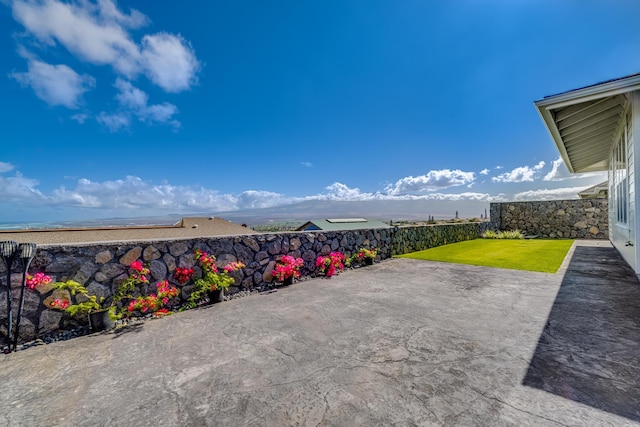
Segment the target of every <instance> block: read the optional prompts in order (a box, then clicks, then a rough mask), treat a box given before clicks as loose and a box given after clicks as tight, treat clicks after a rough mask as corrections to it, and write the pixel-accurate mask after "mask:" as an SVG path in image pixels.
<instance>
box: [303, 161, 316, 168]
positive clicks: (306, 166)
mask: <svg viewBox="0 0 640 427" xmlns="http://www.w3.org/2000/svg"><path fill="white" fill-rule="evenodd" d="M300 164H301V165H302V166H304V167H305V168H312V167H313V163H311V162H300Z"/></svg>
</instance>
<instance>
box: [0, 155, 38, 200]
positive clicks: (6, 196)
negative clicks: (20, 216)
mask: <svg viewBox="0 0 640 427" xmlns="http://www.w3.org/2000/svg"><path fill="white" fill-rule="evenodd" d="M7 164H8V163H3V165H7ZM5 169H6V166H5ZM9 170H11V169H7V170H6V171H5V172H7V171H9ZM38 184H39V183H38V181H37V180H35V179H31V178H25V177H24V176H23V175H22V174H21V173H20V172H16V174H15V175H14V176H10V177H4V176H0V200H2V201H3V202H12V203H14V204H19V203H33V201H34V200H38V199H41V198H42V193H40V191H38V190H37V189H36V186H37V185H38Z"/></svg>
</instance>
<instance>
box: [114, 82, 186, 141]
mask: <svg viewBox="0 0 640 427" xmlns="http://www.w3.org/2000/svg"><path fill="white" fill-rule="evenodd" d="M114 87H115V88H116V89H118V94H117V95H116V99H117V100H118V102H119V103H120V105H121V107H122V110H123V111H121V112H120V114H119V116H125V117H127V119H128V121H130V117H131V116H135V117H137V118H138V120H140V121H142V122H147V123H164V124H169V125H171V126H173V127H174V128H178V127H180V122H179V121H177V120H175V119H173V116H174V115H175V114H177V113H178V108H177V107H176V106H175V105H173V104H170V103H168V102H163V103H161V104H152V105H148V100H149V96H148V95H147V94H146V93H145V92H144V91H142V90H140V89H138V88H137V87H135V86H133V85H132V84H131V82H129V81H126V80H123V79H120V78H118V79H116V82H115V83H114ZM105 124H106V125H107V126H108V127H109V128H110V129H111V130H112V131H115V130H118V129H119V128H120V127H117V126H116V127H115V128H114V127H113V126H109V125H108V124H107V123H105ZM127 125H128V123H127ZM122 127H124V126H122ZM114 129H115V130H114Z"/></svg>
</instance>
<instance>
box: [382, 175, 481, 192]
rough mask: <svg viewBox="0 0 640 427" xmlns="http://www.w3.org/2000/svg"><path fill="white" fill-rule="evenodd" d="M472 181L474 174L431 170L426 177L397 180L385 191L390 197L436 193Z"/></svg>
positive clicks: (408, 177) (409, 177)
mask: <svg viewBox="0 0 640 427" xmlns="http://www.w3.org/2000/svg"><path fill="white" fill-rule="evenodd" d="M474 179H475V173H474V172H463V171H461V170H459V169H456V170H449V169H442V170H432V171H429V173H427V174H426V175H420V176H416V177H413V176H407V177H405V178H402V179H399V180H398V181H396V183H395V184H393V185H389V186H387V188H386V191H387V193H388V194H391V195H399V194H404V193H422V192H427V191H437V190H442V189H445V188H450V187H457V186H460V185H469V184H471V183H473V181H474Z"/></svg>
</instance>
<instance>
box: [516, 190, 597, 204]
mask: <svg viewBox="0 0 640 427" xmlns="http://www.w3.org/2000/svg"><path fill="white" fill-rule="evenodd" d="M587 188H589V187H566V188H552V189H546V188H544V189H539V190H529V191H523V192H521V193H516V194H514V195H513V197H512V198H511V200H513V201H529V200H568V199H578V198H579V196H578V193H579V192H581V191H582V190H585V189H587Z"/></svg>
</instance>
